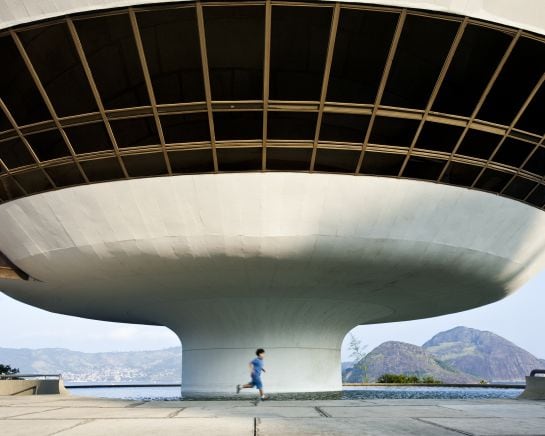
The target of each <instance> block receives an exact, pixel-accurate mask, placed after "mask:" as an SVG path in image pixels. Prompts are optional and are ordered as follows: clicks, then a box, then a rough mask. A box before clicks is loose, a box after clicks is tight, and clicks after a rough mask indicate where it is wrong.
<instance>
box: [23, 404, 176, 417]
mask: <svg viewBox="0 0 545 436" xmlns="http://www.w3.org/2000/svg"><path fill="white" fill-rule="evenodd" d="M179 410H180V409H176V408H172V409H164V408H163V409H156V408H155V409H152V408H149V409H136V408H126V407H119V408H115V407H63V408H61V409H56V410H49V411H45V412H35V413H32V414H30V415H25V416H24V417H25V418H27V419H92V418H100V419H106V418H125V419H126V418H168V417H169V415H171V414H172V413H175V412H177V411H179ZM14 419H17V417H14Z"/></svg>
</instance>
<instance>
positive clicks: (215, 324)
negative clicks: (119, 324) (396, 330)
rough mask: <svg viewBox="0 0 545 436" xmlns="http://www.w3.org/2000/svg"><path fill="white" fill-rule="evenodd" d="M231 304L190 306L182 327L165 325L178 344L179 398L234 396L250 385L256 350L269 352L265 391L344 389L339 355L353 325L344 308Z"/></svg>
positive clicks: (307, 303) (329, 303)
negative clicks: (184, 394)
mask: <svg viewBox="0 0 545 436" xmlns="http://www.w3.org/2000/svg"><path fill="white" fill-rule="evenodd" d="M236 300H237V301H236V302H230V301H226V300H225V301H221V302H211V301H210V302H187V303H186V304H184V305H183V306H184V308H181V313H182V314H181V315H180V321H179V323H178V324H177V325H175V326H172V325H171V324H170V325H169V326H170V327H171V328H172V329H173V330H174V331H175V332H176V333H177V334H178V336H179V337H180V339H181V342H182V356H183V357H182V359H183V360H182V392H187V393H189V392H233V393H234V390H235V386H236V385H237V384H238V383H246V382H248V381H249V380H250V376H249V374H250V372H249V367H248V363H249V362H250V361H251V360H252V359H253V358H254V357H255V351H256V349H257V348H264V349H265V350H266V353H265V369H266V372H265V373H264V374H263V377H262V380H263V383H264V387H265V390H266V391H267V392H319V391H336V390H340V389H341V388H342V384H341V355H340V348H341V344H342V341H343V338H344V336H345V335H346V333H347V332H348V330H349V329H350V328H351V327H352V326H353V325H354V323H355V321H353V320H352V316H353V311H351V310H350V308H349V307H348V305H347V304H346V303H345V302H339V301H335V300H318V301H311V300H307V299H301V300H299V299H288V301H283V300H280V299H271V298H251V297H250V298H244V299H242V298H240V299H236ZM342 312H344V315H345V316H342V314H341V313H342Z"/></svg>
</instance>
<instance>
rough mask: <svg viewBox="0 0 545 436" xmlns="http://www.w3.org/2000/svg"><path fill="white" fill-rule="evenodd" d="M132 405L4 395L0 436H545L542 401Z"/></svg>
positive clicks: (0, 399)
mask: <svg viewBox="0 0 545 436" xmlns="http://www.w3.org/2000/svg"><path fill="white" fill-rule="evenodd" d="M247 398H248V399H247V400H246V399H243V400H241V401H146V402H143V401H129V400H115V399H99V398H90V397H79V396H72V395H70V396H66V395H62V396H61V395H44V396H19V397H13V396H3V397H0V434H2V435H3V436H11V435H33V436H41V435H44V436H45V435H57V434H62V435H66V436H76V435H81V436H87V435H104V434H112V435H116V436H123V435H130V436H138V435H150V434H161V435H170V434H178V435H194V434H195V435H201V434H202V435H207V436H211V435H221V436H226V435H237V436H238V435H351V434H354V435H356V434H357V435H388V434H391V435H404V434H408V435H422V436H424V435H434V436H435V435H460V434H464V435H545V402H531V401H521V400H490V399H487V400H324V401H320V400H316V401H274V400H271V401H267V402H257V401H254V399H253V397H247Z"/></svg>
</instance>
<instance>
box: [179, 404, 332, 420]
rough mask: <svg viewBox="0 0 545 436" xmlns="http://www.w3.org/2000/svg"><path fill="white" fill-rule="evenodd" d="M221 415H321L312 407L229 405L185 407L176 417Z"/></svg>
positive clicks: (305, 416)
mask: <svg viewBox="0 0 545 436" xmlns="http://www.w3.org/2000/svg"><path fill="white" fill-rule="evenodd" d="M223 416H248V417H266V416H268V417H277V418H319V417H320V416H322V415H321V414H320V413H319V412H318V411H317V410H316V409H315V408H314V407H305V406H300V407H266V406H257V407H256V406H251V407H229V408H223V409H220V408H216V409H210V408H206V407H187V408H186V409H184V410H183V411H182V412H180V413H179V414H178V415H177V416H176V418H180V419H181V418H188V417H189V418H217V417H223Z"/></svg>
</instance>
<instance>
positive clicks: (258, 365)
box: [251, 357, 263, 377]
mask: <svg viewBox="0 0 545 436" xmlns="http://www.w3.org/2000/svg"><path fill="white" fill-rule="evenodd" d="M251 364H252V366H253V367H254V370H253V371H252V375H255V376H256V377H260V376H261V370H262V369H263V360H261V359H260V358H259V357H256V358H255V359H254V360H252V362H251Z"/></svg>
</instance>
